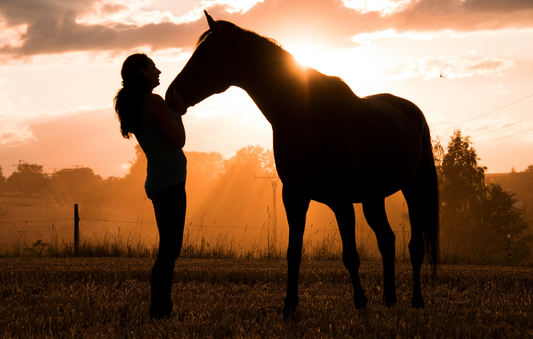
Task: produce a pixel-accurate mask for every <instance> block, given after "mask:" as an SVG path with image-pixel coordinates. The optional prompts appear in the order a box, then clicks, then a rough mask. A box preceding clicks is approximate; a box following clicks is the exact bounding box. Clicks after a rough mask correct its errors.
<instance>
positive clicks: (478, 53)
mask: <svg viewBox="0 0 533 339" xmlns="http://www.w3.org/2000/svg"><path fill="white" fill-rule="evenodd" d="M204 9H206V10H207V11H208V12H209V13H210V14H211V15H212V16H213V18H214V19H215V20H218V19H221V20H227V21H231V22H233V23H235V24H237V25H239V26H241V27H244V28H247V29H250V30H253V31H255V32H257V33H259V34H261V35H264V36H267V37H271V38H274V39H276V40H277V41H278V42H279V43H280V44H281V45H282V46H283V47H284V48H285V49H287V50H288V51H289V52H291V53H293V54H294V55H295V56H296V57H298V58H299V59H300V60H301V61H302V63H305V64H307V65H309V66H311V67H313V68H315V69H317V70H319V71H321V72H323V73H325V74H329V75H336V76H340V77H341V78H343V79H344V80H345V81H346V82H347V83H348V84H349V85H350V86H351V87H352V89H353V91H354V92H355V93H356V94H357V95H359V96H365V95H370V94H376V93H381V92H389V93H392V94H395V95H398V96H402V97H405V98H407V99H409V100H411V101H413V102H414V103H416V104H417V105H418V106H419V107H420V108H421V109H422V111H423V112H424V113H425V115H426V118H427V120H428V122H429V125H430V128H431V129H432V136H433V137H434V138H435V137H437V136H439V137H440V138H441V139H442V143H443V145H444V146H446V145H447V143H448V141H449V137H450V135H451V133H452V132H453V128H454V127H458V128H460V129H461V130H462V131H463V132H464V134H467V135H470V136H471V137H472V141H473V142H474V147H475V148H476V149H477V151H478V155H479V157H480V158H481V161H480V162H481V164H483V165H485V166H487V167H488V168H489V173H498V172H509V171H510V170H511V168H512V167H514V168H515V169H516V170H518V171H520V170H523V169H524V168H525V167H527V166H528V165H530V164H533V1H531V0H374V1H372V0H367V1H365V0H263V1H258V0H205V1H197V0H102V1H100V0H77V1H72V0H16V1H11V0H7V1H6V0H2V1H0V166H2V169H3V174H4V176H8V175H9V174H11V172H12V171H13V170H14V169H15V168H16V167H15V166H13V165H15V164H18V161H19V160H24V161H26V162H28V163H36V164H40V165H43V166H44V169H45V172H47V173H50V172H52V171H53V170H54V169H59V168H66V167H71V166H74V165H77V166H80V165H82V166H87V167H91V168H92V169H93V170H94V171H95V172H96V173H97V174H100V175H101V176H103V177H107V176H111V175H123V174H124V173H125V172H126V171H127V169H128V165H129V161H131V160H132V159H133V158H134V145H135V144H136V141H134V140H126V139H123V138H122V137H121V135H120V132H119V127H118V121H117V119H116V117H115V113H114V110H113V108H112V99H113V97H114V95H115V94H116V91H117V90H118V89H119V87H120V82H121V79H120V67H121V65H122V62H123V61H124V59H125V58H126V57H127V56H128V55H130V54H132V53H137V52H144V53H147V54H148V55H149V56H150V57H151V58H152V59H153V60H154V61H155V63H156V65H157V66H158V68H159V69H160V70H161V71H162V74H161V85H160V86H159V87H158V88H157V89H156V92H157V93H159V94H164V92H165V90H166V88H167V86H168V85H169V84H170V82H171V81H172V79H173V78H174V77H175V76H176V75H177V74H178V73H179V71H180V70H181V69H182V67H183V66H184V64H185V63H186V61H187V60H188V58H189V57H190V55H191V53H192V51H193V50H194V45H195V42H196V40H197V39H198V37H199V36H200V34H201V33H203V32H204V31H205V30H206V29H207V22H206V20H205V17H204V16H203V10H204ZM441 74H442V76H443V77H444V78H442V77H441ZM504 106H506V107H504ZM500 108H501V109H500ZM492 111H494V112H492ZM487 113H490V114H487ZM485 114H486V115H485ZM482 115H485V116H482ZM478 117H479V118H478ZM475 118H477V119H475ZM472 119H474V120H472ZM469 120H472V121H469ZM184 123H185V127H186V130H187V144H186V146H185V150H186V151H218V152H220V153H222V155H223V156H224V157H225V158H229V157H231V156H232V155H233V154H234V153H235V151H236V150H237V149H239V148H241V147H243V146H246V145H261V146H263V147H264V148H272V131H271V128H270V125H269V124H268V122H267V121H266V119H265V118H264V117H263V116H262V114H261V112H260V111H259V110H258V109H257V108H256V107H255V105H254V103H253V102H252V101H251V99H250V98H249V97H248V96H247V94H246V93H245V92H244V91H242V90H241V89H238V88H231V89H230V90H228V91H227V92H225V93H223V94H220V95H216V96H213V97H211V98H209V99H207V100H205V101H204V102H202V103H200V104H198V105H196V106H195V107H193V108H191V109H189V111H188V113H187V115H186V116H185V117H184ZM522 132H523V133H522ZM508 136H511V137H508Z"/></svg>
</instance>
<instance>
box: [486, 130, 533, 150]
mask: <svg viewBox="0 0 533 339" xmlns="http://www.w3.org/2000/svg"><path fill="white" fill-rule="evenodd" d="M529 131H533V128H530V129H526V130H525V131H522V132H518V133H515V134H511V135H508V136H506V137H503V138H499V139H496V140H491V141H487V142H485V143H483V144H479V145H477V146H483V145H486V144H490V143H492V142H495V141H499V140H502V139H507V138H510V137H514V136H515V135H518V134H522V133H526V132H529Z"/></svg>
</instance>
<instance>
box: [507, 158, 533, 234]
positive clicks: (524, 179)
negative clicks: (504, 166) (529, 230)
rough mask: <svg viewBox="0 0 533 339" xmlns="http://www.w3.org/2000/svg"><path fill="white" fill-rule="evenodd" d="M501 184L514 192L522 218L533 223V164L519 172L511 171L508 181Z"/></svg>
mask: <svg viewBox="0 0 533 339" xmlns="http://www.w3.org/2000/svg"><path fill="white" fill-rule="evenodd" d="M502 185H503V186H504V187H505V189H508V190H510V191H513V192H515V193H516V198H517V199H518V200H519V201H520V204H521V208H522V209H523V210H524V218H525V219H526V220H528V221H529V222H530V224H531V223H533V164H532V165H529V166H528V167H527V168H526V169H524V170H523V171H521V172H517V171H512V172H511V173H510V176H509V179H508V181H507V182H506V183H505V185H504V184H502ZM530 226H531V225H530Z"/></svg>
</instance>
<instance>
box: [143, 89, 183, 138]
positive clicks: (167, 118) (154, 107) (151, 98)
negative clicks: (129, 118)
mask: <svg viewBox="0 0 533 339" xmlns="http://www.w3.org/2000/svg"><path fill="white" fill-rule="evenodd" d="M172 102H173V106H174V107H175V108H177V109H178V110H183V109H180V107H177V106H179V103H180V102H181V105H183V101H181V97H180V96H179V93H174V94H173V100H172ZM146 106H147V108H148V112H149V113H150V114H151V115H152V116H153V117H154V118H155V120H156V121H157V123H158V125H159V126H160V127H161V129H162V130H163V132H165V134H166V136H167V138H168V140H170V142H171V143H172V145H173V146H174V147H178V148H183V146H185V127H183V121H182V120H181V115H179V113H180V112H178V116H179V119H178V120H176V119H175V118H174V115H173V114H172V112H171V111H170V108H169V107H168V105H167V103H166V102H165V100H163V98H162V97H161V96H159V95H157V94H153V93H152V94H149V95H148V98H147V99H146Z"/></svg>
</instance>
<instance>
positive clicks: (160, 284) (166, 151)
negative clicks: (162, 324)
mask: <svg viewBox="0 0 533 339" xmlns="http://www.w3.org/2000/svg"><path fill="white" fill-rule="evenodd" d="M159 74H161V71H160V70H158V69H157V68H156V66H155V63H154V62H153V61H152V60H151V59H150V58H148V56H146V55H145V54H133V55H130V56H129V57H128V58H126V60H125V61H124V64H123V65H122V70H121V75H122V86H123V87H122V88H121V89H120V90H119V91H118V93H117V95H116V96H115V99H114V104H115V111H116V112H117V115H118V119H119V121H120V131H121V133H122V136H123V137H124V138H127V139H129V138H131V136H132V134H133V135H135V138H136V139H137V141H138V142H139V144H140V145H141V148H142V150H143V151H144V153H145V154H146V158H147V160H148V167H147V175H146V181H145V185H144V187H145V190H146V195H147V196H148V198H150V199H151V200H152V204H153V205H154V212H155V217H156V220H157V228H158V230H159V253H158V255H157V259H156V261H155V264H154V266H153V268H152V278H151V303H150V318H152V319H161V318H166V317H169V316H170V313H171V312H172V302H171V287H172V278H173V275H174V263H175V261H176V259H177V258H178V256H179V254H180V251H181V247H182V243H183V229H184V227H185V209H186V194H185V177H186V164H187V159H186V158H185V154H184V153H183V150H182V147H183V146H184V145H185V128H184V127H183V121H182V119H181V116H182V114H184V113H185V110H184V107H183V101H182V100H181V96H180V95H179V93H176V92H175V91H174V92H173V93H172V95H171V96H170V98H169V100H168V101H169V102H168V104H167V102H165V100H164V99H163V98H162V97H161V96H159V95H157V94H154V93H152V91H153V89H154V88H155V87H157V86H158V85H159Z"/></svg>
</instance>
